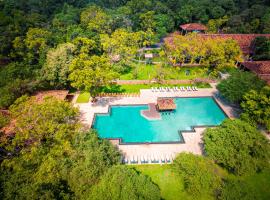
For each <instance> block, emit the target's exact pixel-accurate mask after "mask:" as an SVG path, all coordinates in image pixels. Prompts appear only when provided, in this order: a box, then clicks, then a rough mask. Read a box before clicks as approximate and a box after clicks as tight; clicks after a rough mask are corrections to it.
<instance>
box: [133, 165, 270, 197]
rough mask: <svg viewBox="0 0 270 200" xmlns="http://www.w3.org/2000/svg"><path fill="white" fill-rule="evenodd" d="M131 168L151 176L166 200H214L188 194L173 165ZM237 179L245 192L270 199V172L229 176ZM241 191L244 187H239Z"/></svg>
mask: <svg viewBox="0 0 270 200" xmlns="http://www.w3.org/2000/svg"><path fill="white" fill-rule="evenodd" d="M130 167H131V168H134V169H136V170H137V171H139V172H141V173H142V174H144V175H147V176H149V177H150V178H151V179H152V181H153V182H154V183H155V184H157V185H158V186H159V188H160V191H161V197H162V199H164V200H178V199H185V200H197V199H198V200H214V199H215V197H214V196H209V195H206V194H205V195H203V196H198V197H194V196H192V195H190V194H188V193H187V192H186V191H185V189H184V180H183V178H182V177H181V176H179V175H177V174H175V173H174V172H173V171H172V169H171V165H131V166H130ZM228 176H231V177H234V178H235V179H241V180H243V181H244V182H245V187H247V188H242V189H243V191H250V192H251V193H253V194H254V193H255V194H256V197H258V199H262V200H268V199H270V181H269V180H270V170H267V171H264V172H262V173H257V174H253V175H250V176H245V177H236V176H234V175H232V174H231V175H228ZM239 187H240V189H241V187H243V185H242V186H239Z"/></svg>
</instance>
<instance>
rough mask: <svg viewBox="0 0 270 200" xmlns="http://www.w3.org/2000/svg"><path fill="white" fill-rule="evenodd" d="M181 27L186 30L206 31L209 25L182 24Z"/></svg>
mask: <svg viewBox="0 0 270 200" xmlns="http://www.w3.org/2000/svg"><path fill="white" fill-rule="evenodd" d="M180 28H181V29H183V30H186V31H194V30H196V31H206V30H207V27H206V26H205V25H203V24H199V23H190V24H182V25H180Z"/></svg>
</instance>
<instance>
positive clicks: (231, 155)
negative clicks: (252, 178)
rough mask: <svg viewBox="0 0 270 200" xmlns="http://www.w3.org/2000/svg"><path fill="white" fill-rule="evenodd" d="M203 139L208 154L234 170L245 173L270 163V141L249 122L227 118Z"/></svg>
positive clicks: (209, 130) (231, 170)
mask: <svg viewBox="0 0 270 200" xmlns="http://www.w3.org/2000/svg"><path fill="white" fill-rule="evenodd" d="M203 140H204V144H205V151H206V154H207V156H209V157H210V158H212V159H213V160H215V161H216V162H217V163H218V164H220V165H221V166H222V167H225V168H226V169H227V170H229V171H230V172H232V173H235V174H237V175H243V174H247V173H251V172H255V171H259V170H262V169H263V168H265V167H269V161H270V159H269V158H270V157H269V155H270V147H269V143H268V141H267V139H266V138H265V137H264V136H263V135H262V134H261V133H260V132H259V131H257V129H256V128H255V127H253V126H251V125H250V124H249V123H247V122H244V121H241V120H238V119H236V120H225V121H224V122H223V123H222V124H221V125H220V127H217V128H209V129H207V130H206V132H205V134H204V137H203Z"/></svg>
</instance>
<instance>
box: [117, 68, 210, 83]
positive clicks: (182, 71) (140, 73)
mask: <svg viewBox="0 0 270 200" xmlns="http://www.w3.org/2000/svg"><path fill="white" fill-rule="evenodd" d="M134 71H136V72H137V73H135V72H134ZM163 71H164V76H165V80H182V79H184V80H191V79H195V78H207V71H208V69H207V68H205V67H181V68H179V67H172V66H167V67H164V70H163ZM187 71H189V72H190V73H188V74H187ZM157 73H158V70H157V65H148V64H136V69H135V68H132V69H131V70H130V71H129V72H127V73H125V74H122V75H121V76H120V79H121V80H133V79H137V80H152V79H154V78H155V76H156V74H157ZM135 74H137V75H136V76H135Z"/></svg>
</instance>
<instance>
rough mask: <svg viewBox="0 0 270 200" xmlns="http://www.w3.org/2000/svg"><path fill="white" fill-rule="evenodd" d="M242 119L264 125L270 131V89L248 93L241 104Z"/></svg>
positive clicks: (265, 88) (266, 87)
mask: <svg viewBox="0 0 270 200" xmlns="http://www.w3.org/2000/svg"><path fill="white" fill-rule="evenodd" d="M241 107H242V108H243V114H242V118H244V119H246V120H248V121H255V122H257V123H258V124H261V125H264V126H265V127H266V129H267V130H268V131H270V87H268V86H265V87H264V88H262V89H261V90H260V91H256V90H251V91H250V92H248V93H246V94H245V95H244V97H243V101H242V103H241Z"/></svg>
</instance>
